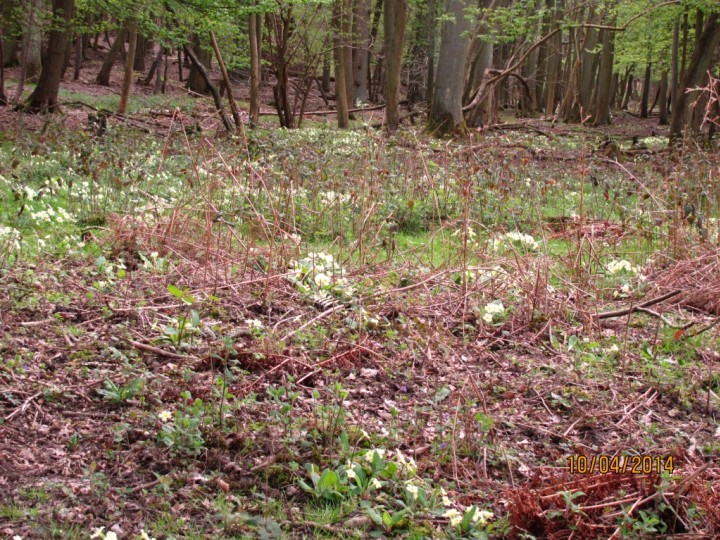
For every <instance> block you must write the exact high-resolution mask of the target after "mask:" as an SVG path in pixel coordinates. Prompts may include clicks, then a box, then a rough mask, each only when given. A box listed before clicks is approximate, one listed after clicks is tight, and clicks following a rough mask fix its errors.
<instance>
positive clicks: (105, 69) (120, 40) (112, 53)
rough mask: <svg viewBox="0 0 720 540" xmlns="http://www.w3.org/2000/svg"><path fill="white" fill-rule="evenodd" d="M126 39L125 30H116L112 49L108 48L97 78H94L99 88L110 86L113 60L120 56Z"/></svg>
mask: <svg viewBox="0 0 720 540" xmlns="http://www.w3.org/2000/svg"><path fill="white" fill-rule="evenodd" d="M126 37H127V30H126V29H125V28H122V29H121V30H118V33H117V36H116V37H115V41H114V42H113V44H112V47H110V50H109V51H108V54H107V56H106V57H105V60H104V61H103V65H102V67H101V68H100V73H98V76H97V77H96V78H95V82H96V83H97V84H99V85H101V86H110V73H111V71H112V68H113V64H115V60H116V59H117V57H118V55H119V54H120V50H121V49H123V48H124V47H125V38H126Z"/></svg>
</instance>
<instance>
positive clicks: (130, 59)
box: [117, 19, 137, 114]
mask: <svg viewBox="0 0 720 540" xmlns="http://www.w3.org/2000/svg"><path fill="white" fill-rule="evenodd" d="M127 26H128V55H127V58H126V59H125V76H124V77H123V82H122V91H121V92H120V103H119V104H118V109H117V113H118V114H125V110H126V109H127V104H128V98H129V96H130V88H131V86H132V83H133V73H134V72H133V66H134V65H135V52H136V50H137V19H130V21H128V25H127Z"/></svg>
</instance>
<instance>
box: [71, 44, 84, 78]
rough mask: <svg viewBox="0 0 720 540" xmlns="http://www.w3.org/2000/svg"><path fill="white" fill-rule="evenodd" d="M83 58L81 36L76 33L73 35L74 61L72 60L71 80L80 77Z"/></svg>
mask: <svg viewBox="0 0 720 540" xmlns="http://www.w3.org/2000/svg"><path fill="white" fill-rule="evenodd" d="M82 59H83V36H82V34H77V35H76V36H75V61H74V62H73V81H77V80H78V79H79V78H80V67H81V66H82Z"/></svg>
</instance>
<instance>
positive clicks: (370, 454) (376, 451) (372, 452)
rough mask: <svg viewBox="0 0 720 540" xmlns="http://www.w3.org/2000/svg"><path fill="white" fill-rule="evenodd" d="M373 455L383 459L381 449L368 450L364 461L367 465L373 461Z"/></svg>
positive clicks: (382, 450)
mask: <svg viewBox="0 0 720 540" xmlns="http://www.w3.org/2000/svg"><path fill="white" fill-rule="evenodd" d="M375 454H377V455H378V457H379V458H380V459H383V458H384V457H385V450H384V449H383V448H375V449H373V450H370V451H369V452H366V453H365V461H367V462H368V463H372V462H373V459H375V458H374V456H375Z"/></svg>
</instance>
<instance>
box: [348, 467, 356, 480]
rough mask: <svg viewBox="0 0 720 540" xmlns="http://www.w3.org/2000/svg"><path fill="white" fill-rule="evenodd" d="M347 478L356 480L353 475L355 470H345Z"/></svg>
mask: <svg viewBox="0 0 720 540" xmlns="http://www.w3.org/2000/svg"><path fill="white" fill-rule="evenodd" d="M347 477H348V478H349V479H350V480H355V479H356V478H357V474H355V470H354V469H353V468H352V467H350V468H349V469H348V470H347Z"/></svg>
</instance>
